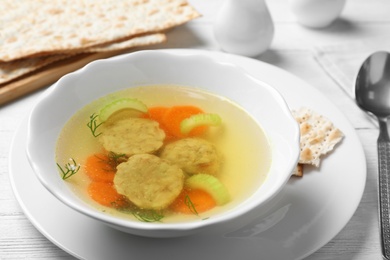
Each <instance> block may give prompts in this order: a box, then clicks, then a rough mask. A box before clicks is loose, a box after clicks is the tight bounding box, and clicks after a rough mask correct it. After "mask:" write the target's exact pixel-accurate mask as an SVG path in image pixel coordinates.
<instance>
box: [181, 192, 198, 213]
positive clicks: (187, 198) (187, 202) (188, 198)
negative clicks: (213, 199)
mask: <svg viewBox="0 0 390 260" xmlns="http://www.w3.org/2000/svg"><path fill="white" fill-rule="evenodd" d="M184 203H185V204H186V205H187V207H188V208H189V209H190V211H191V212H192V213H194V214H195V215H197V216H198V215H199V214H198V211H197V210H196V207H195V205H194V203H192V201H191V198H190V196H188V195H186V197H185V199H184Z"/></svg>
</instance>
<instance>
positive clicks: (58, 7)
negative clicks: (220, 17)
mask: <svg viewBox="0 0 390 260" xmlns="http://www.w3.org/2000/svg"><path fill="white" fill-rule="evenodd" d="M1 5H2V8H0V17H1V22H0V46H1V47H0V61H4V62H6V61H12V60H16V59H21V58H26V57H36V56H43V55H48V54H53V53H63V52H74V51H78V50H81V49H85V48H88V47H93V46H97V45H101V44H105V43H114V42H119V41H123V40H126V39H128V38H131V37H134V36H138V35H142V34H149V33H155V32H161V31H163V30H166V29H168V28H172V27H174V26H177V25H180V24H183V23H185V22H187V21H189V20H192V19H194V18H196V17H199V16H200V14H199V13H198V12H197V11H196V10H195V9H194V8H193V7H192V6H190V5H189V4H188V2H187V1H185V0H115V1H110V0H40V1H36V0H25V1H14V0H3V1H1Z"/></svg>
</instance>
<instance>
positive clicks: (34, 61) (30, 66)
mask: <svg viewBox="0 0 390 260" xmlns="http://www.w3.org/2000/svg"><path fill="white" fill-rule="evenodd" d="M165 40H166V36H165V35H164V34H162V33H156V34H150V35H143V36H139V37H134V38H131V39H129V40H126V41H123V42H118V43H112V44H105V45H99V46H96V47H90V48H86V49H83V50H80V51H79V52H80V53H93V52H111V51H118V50H126V49H129V48H132V47H140V46H145V45H151V44H157V43H162V42H164V41H165ZM75 54H77V53H67V54H53V55H47V56H41V57H35V58H25V59H19V60H15V61H9V62H0V85H1V84H5V83H7V82H9V81H11V80H14V79H17V78H19V77H22V76H23V75H26V74H27V73H31V72H34V71H36V70H38V69H40V68H43V67H45V66H47V65H49V64H52V63H53V62H56V61H59V60H63V59H66V58H69V57H71V56H73V55H75Z"/></svg>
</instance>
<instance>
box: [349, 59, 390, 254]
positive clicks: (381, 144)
mask: <svg viewBox="0 0 390 260" xmlns="http://www.w3.org/2000/svg"><path fill="white" fill-rule="evenodd" d="M355 97H356V102H357V104H358V106H359V107H360V108H362V109H363V110H365V111H368V112H370V113H372V114H374V115H375V116H376V117H377V118H378V121H379V137H378V141H377V144H378V148H377V149H378V172H379V176H378V181H379V183H378V185H379V221H380V232H381V234H380V239H381V247H382V256H383V258H384V259H390V216H389V213H390V139H389V134H388V130H387V119H388V117H389V116H390V54H389V53H387V52H376V53H373V54H372V55H371V56H369V57H368V58H367V59H366V60H365V61H364V63H363V64H362V66H361V68H360V70H359V73H358V75H357V78H356V84H355Z"/></svg>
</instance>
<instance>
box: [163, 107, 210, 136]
mask: <svg viewBox="0 0 390 260" xmlns="http://www.w3.org/2000/svg"><path fill="white" fill-rule="evenodd" d="M201 113H204V112H203V111H202V109H200V108H198V107H195V106H173V107H171V108H169V109H168V111H166V112H165V114H164V116H163V123H164V125H165V127H166V128H167V129H168V131H169V132H170V133H171V134H172V135H173V136H175V137H184V136H185V135H183V134H182V132H181V130H180V124H181V122H182V121H183V120H184V119H186V118H189V117H191V116H192V115H197V114H201ZM206 129H207V126H198V127H195V128H194V129H192V130H191V132H189V134H188V136H199V135H202V134H203V133H204V132H205V131H206Z"/></svg>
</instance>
